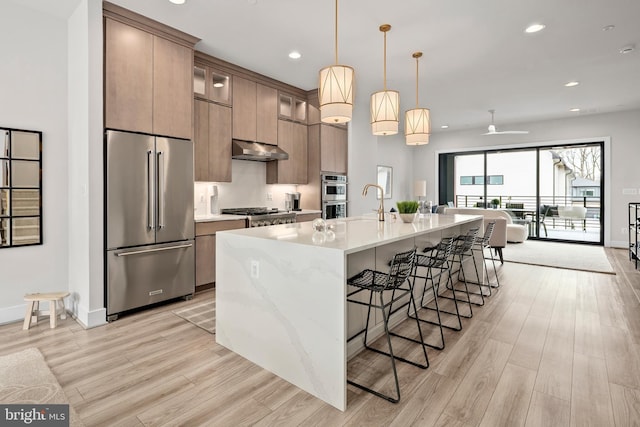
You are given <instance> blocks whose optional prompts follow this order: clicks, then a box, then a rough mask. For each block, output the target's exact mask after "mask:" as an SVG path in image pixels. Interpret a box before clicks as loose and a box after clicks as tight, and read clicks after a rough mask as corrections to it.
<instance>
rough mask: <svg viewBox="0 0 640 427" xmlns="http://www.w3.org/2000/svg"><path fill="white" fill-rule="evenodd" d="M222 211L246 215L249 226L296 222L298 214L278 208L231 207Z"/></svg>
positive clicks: (221, 211) (223, 212)
mask: <svg viewBox="0 0 640 427" xmlns="http://www.w3.org/2000/svg"><path fill="white" fill-rule="evenodd" d="M220 213H222V214H233V215H246V216H247V227H263V226H266V225H278V224H292V223H294V222H296V214H295V213H294V212H285V211H279V210H278V209H276V208H264V207H260V208H229V209H222V210H220Z"/></svg>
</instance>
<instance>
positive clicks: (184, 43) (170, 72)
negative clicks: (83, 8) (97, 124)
mask: <svg viewBox="0 0 640 427" xmlns="http://www.w3.org/2000/svg"><path fill="white" fill-rule="evenodd" d="M103 7H104V16H105V20H104V32H105V37H104V40H105V51H104V70H105V76H104V88H105V91H104V115H105V117H104V118H105V127H106V128H109V129H118V130H125V131H134V132H145V133H153V134H157V135H165V136H172V137H177V138H185V139H191V136H192V117H193V77H192V76H193V47H194V45H195V43H196V42H197V41H198V39H197V38H195V37H192V36H190V35H188V34H185V33H182V32H180V31H177V30H174V29H172V28H170V27H167V26H164V25H162V24H159V23H157V22H155V21H152V20H150V19H148V18H146V17H144V16H141V15H138V14H135V13H133V12H131V11H129V10H126V9H124V8H121V7H119V6H116V5H113V4H111V3H108V2H105V3H104V4H103Z"/></svg>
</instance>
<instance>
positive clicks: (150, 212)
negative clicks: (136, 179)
mask: <svg viewBox="0 0 640 427" xmlns="http://www.w3.org/2000/svg"><path fill="white" fill-rule="evenodd" d="M154 188H155V186H154V185H153V151H151V150H147V227H148V228H149V230H153V229H154V228H155V223H154V218H155V216H156V212H155V204H154V203H153V198H154V197H153V189H154Z"/></svg>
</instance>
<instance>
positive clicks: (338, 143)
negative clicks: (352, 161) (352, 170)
mask: <svg viewBox="0 0 640 427" xmlns="http://www.w3.org/2000/svg"><path fill="white" fill-rule="evenodd" d="M347 157H348V154H347V130H346V129H341V128H337V127H334V126H330V125H325V124H321V125H320V170H321V171H322V172H333V173H337V174H344V175H346V174H347Z"/></svg>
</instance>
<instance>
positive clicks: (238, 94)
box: [233, 76, 257, 141]
mask: <svg viewBox="0 0 640 427" xmlns="http://www.w3.org/2000/svg"><path fill="white" fill-rule="evenodd" d="M256 100H257V95H256V82H252V81H250V80H247V79H243V78H242V77H237V76H233V137H234V138H235V139H242V140H244V141H255V140H256V114H257V104H256Z"/></svg>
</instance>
